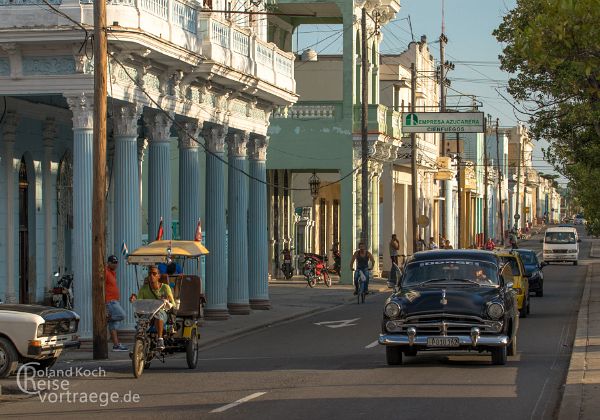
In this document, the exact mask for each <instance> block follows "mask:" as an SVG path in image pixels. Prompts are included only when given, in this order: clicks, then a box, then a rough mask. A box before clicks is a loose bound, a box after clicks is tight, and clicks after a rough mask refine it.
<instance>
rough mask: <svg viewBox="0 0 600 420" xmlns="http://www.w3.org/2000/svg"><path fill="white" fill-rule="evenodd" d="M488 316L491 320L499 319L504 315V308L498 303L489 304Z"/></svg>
mask: <svg viewBox="0 0 600 420" xmlns="http://www.w3.org/2000/svg"><path fill="white" fill-rule="evenodd" d="M487 313H488V316H489V317H490V318H491V319H500V318H502V316H503V315H504V306H502V305H501V304H499V303H496V302H493V303H490V304H489V305H488V307H487Z"/></svg>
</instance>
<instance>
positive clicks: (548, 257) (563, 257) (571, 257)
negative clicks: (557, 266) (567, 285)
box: [544, 253, 578, 262]
mask: <svg viewBox="0 0 600 420" xmlns="http://www.w3.org/2000/svg"><path fill="white" fill-rule="evenodd" d="M577 260H578V254H567V253H565V254H544V261H558V262H560V261H577Z"/></svg>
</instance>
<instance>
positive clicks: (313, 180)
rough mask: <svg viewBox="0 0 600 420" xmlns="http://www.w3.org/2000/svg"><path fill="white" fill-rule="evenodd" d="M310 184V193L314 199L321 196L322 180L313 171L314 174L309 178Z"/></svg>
mask: <svg viewBox="0 0 600 420" xmlns="http://www.w3.org/2000/svg"><path fill="white" fill-rule="evenodd" d="M308 185H309V186H310V195H311V196H312V198H313V199H316V198H317V197H318V196H319V189H320V188H321V180H320V179H319V177H318V176H317V174H316V173H315V171H313V174H312V176H311V177H310V179H309V180H308Z"/></svg>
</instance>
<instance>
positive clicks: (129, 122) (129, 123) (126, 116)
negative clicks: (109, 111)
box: [111, 103, 144, 138]
mask: <svg viewBox="0 0 600 420" xmlns="http://www.w3.org/2000/svg"><path fill="white" fill-rule="evenodd" d="M143 110H144V107H143V105H141V104H136V103H133V104H124V105H119V106H117V107H116V109H115V112H114V114H113V115H112V118H111V120H112V123H113V136H114V137H115V138H116V137H135V138H137V136H138V120H139V119H140V116H141V115H142V112H143Z"/></svg>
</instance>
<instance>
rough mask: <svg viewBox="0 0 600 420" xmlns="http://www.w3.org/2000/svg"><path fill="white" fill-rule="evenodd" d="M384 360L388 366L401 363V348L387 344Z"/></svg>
mask: <svg viewBox="0 0 600 420" xmlns="http://www.w3.org/2000/svg"><path fill="white" fill-rule="evenodd" d="M385 360H386V361H387V364H388V365H390V366H397V365H401V364H402V348H400V347H396V346H387V347H386V348H385Z"/></svg>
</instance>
